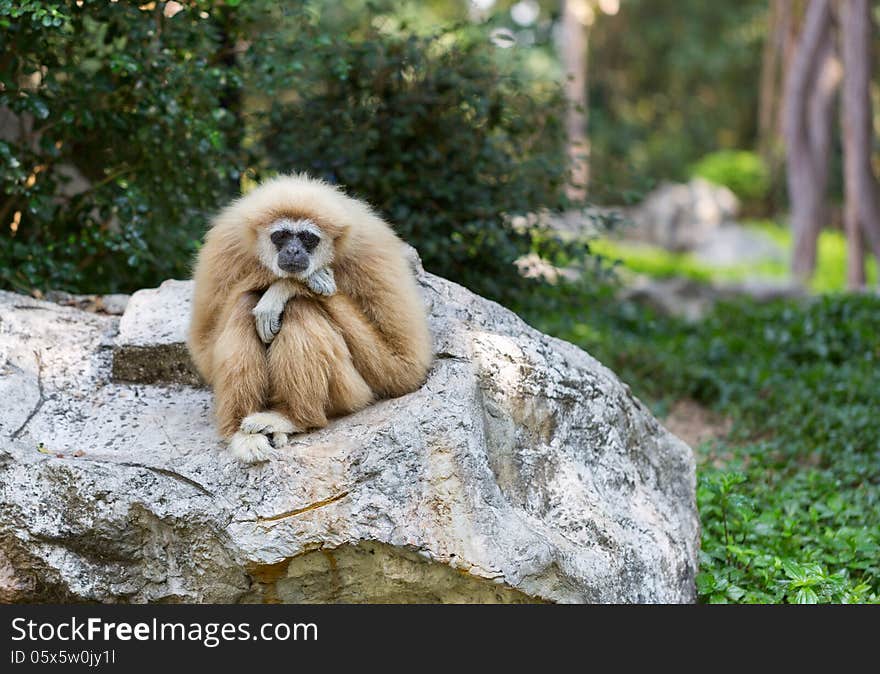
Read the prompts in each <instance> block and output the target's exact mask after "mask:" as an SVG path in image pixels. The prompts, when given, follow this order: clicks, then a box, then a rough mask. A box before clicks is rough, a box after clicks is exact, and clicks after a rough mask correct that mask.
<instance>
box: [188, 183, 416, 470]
mask: <svg viewBox="0 0 880 674" xmlns="http://www.w3.org/2000/svg"><path fill="white" fill-rule="evenodd" d="M194 279H195V295H194V297H193V312H192V321H191V324H190V334H189V341H188V346H189V350H190V353H191V354H192V358H193V361H194V362H195V365H196V367H197V369H198V371H199V373H200V374H201V375H202V377H203V378H204V380H205V381H206V382H207V383H208V384H209V385H210V386H212V387H213V389H214V399H215V413H216V416H217V422H218V425H219V428H220V432H221V433H222V435H223V436H224V437H226V438H229V440H230V449H231V450H232V453H233V454H234V455H235V456H236V457H237V458H239V459H240V460H242V461H244V462H247V463H256V462H259V461H264V460H266V459H267V458H268V457H269V456H270V455H271V452H272V449H273V448H274V447H279V446H281V445H283V444H285V443H286V442H287V439H288V437H287V436H288V435H289V434H292V433H300V432H304V431H307V430H310V429H315V428H321V427H323V426H325V425H326V424H327V420H328V418H332V417H337V416H341V415H344V414H348V413H351V412H354V411H356V410H359V409H362V408H363V407H365V406H367V405H368V404H370V402H372V401H373V400H375V399H377V398H385V397H394V396H400V395H403V394H405V393H409V392H411V391H414V390H415V389H417V388H418V387H419V386H421V384H422V383H423V382H424V380H425V377H426V376H427V371H428V368H429V366H430V364H431V359H432V345H431V337H430V333H429V331H428V325H427V318H426V315H425V307H424V304H423V302H422V299H421V296H420V294H419V291H418V287H417V285H416V282H415V278H414V275H413V273H412V271H411V269H410V266H409V264H408V262H407V260H406V258H405V256H404V251H403V246H402V243H401V241H400V239H398V237H397V236H396V235H395V234H394V232H393V231H392V229H391V227H390V226H389V225H388V224H386V223H385V222H384V221H383V220H382V219H381V218H379V217H378V216H377V215H376V214H375V213H374V212H373V211H372V210H371V209H370V207H369V206H367V205H366V204H365V203H364V202H362V201H359V200H357V199H353V198H351V197H349V196H346V195H345V194H344V193H343V192H342V191H340V190H338V189H336V188H335V187H332V186H331V185H328V184H327V183H324V182H322V181H320V180H316V179H312V178H309V177H307V176H305V175H294V176H282V177H279V178H275V179H273V180H270V181H267V182H265V183H263V184H262V185H260V186H259V187H257V188H255V189H254V190H252V191H251V192H249V193H248V194H247V195H245V196H244V197H242V198H240V199H238V200H237V201H235V202H233V203H232V204H231V205H230V206H228V207H227V208H226V209H224V210H223V211H222V212H221V213H220V214H219V215H218V216H217V217H216V218H215V219H214V221H213V223H212V225H211V228H210V229H209V231H208V233H207V235H206V236H205V243H204V246H202V248H201V250H200V251H199V255H198V259H197V261H196V266H195V272H194Z"/></svg>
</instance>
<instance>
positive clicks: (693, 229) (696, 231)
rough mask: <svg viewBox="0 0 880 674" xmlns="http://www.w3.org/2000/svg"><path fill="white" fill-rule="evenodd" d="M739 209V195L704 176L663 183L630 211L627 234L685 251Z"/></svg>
mask: <svg viewBox="0 0 880 674" xmlns="http://www.w3.org/2000/svg"><path fill="white" fill-rule="evenodd" d="M738 211H739V202H738V201H737V198H736V196H735V195H734V194H733V192H731V191H730V190H729V189H727V188H726V187H720V186H718V185H713V184H712V183H710V182H708V181H706V180H703V179H701V178H694V179H693V180H691V181H690V182H689V183H664V184H663V185H660V187H658V188H657V189H655V190H654V191H653V192H651V193H650V194H649V195H648V196H646V197H645V199H644V201H642V203H641V204H639V205H638V206H637V207H635V208H634V209H633V210H632V211H631V212H630V214H629V215H630V218H631V220H632V223H633V226H632V227H627V228H624V229H623V231H622V233H623V234H624V236H626V237H627V238H631V239H635V240H638V241H643V242H645V243H650V244H653V245H655V246H661V247H663V248H666V249H667V250H671V251H676V252H684V251H691V250H694V249H696V248H698V247H700V246H701V245H703V244H704V243H705V242H706V241H708V240H709V238H710V237H711V236H712V234H713V233H714V232H715V231H716V230H717V229H718V228H719V227H721V226H722V225H723V224H725V223H728V222H731V221H733V220H734V219H735V218H736V215H737V212H738Z"/></svg>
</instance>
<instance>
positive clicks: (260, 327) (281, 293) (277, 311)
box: [253, 267, 336, 344]
mask: <svg viewBox="0 0 880 674" xmlns="http://www.w3.org/2000/svg"><path fill="white" fill-rule="evenodd" d="M306 285H307V286H308V288H309V290H311V291H312V292H313V293H315V294H316V295H322V296H324V297H329V296H330V295H333V294H334V293H336V277H335V276H334V275H333V270H332V269H330V267H322V268H321V269H319V270H318V271H316V272H315V273H314V274H312V275H311V276H309V278H308V279H306ZM291 294H292V293H291V290H290V288H289V286H288V285H287V283H286V282H283V281H276V282H275V283H273V284H272V285H270V286H269V288H268V289H267V290H266V292H264V293H263V296H262V297H261V298H260V301H259V302H257V306H255V307H254V310H253V314H254V319H255V324H256V328H257V334H258V335H259V336H260V339H261V340H262V341H263V344H271V343H272V340H274V339H275V335H277V334H278V331H279V330H281V314H283V313H284V307H285V305H286V304H287V301H288V300H289V299H290V297H291Z"/></svg>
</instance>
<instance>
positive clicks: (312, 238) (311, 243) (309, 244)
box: [296, 232, 321, 253]
mask: <svg viewBox="0 0 880 674" xmlns="http://www.w3.org/2000/svg"><path fill="white" fill-rule="evenodd" d="M296 236H297V238H298V239H299V240H300V241H301V242H302V245H303V247H304V248H305V249H306V250H307V251H309V252H310V253H311V252H312V251H313V250H315V246H317V245H318V242H319V241H320V240H321V237H320V236H318V235H317V234H315V233H313V232H300V233H299V234H297V235H296Z"/></svg>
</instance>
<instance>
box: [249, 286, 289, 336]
mask: <svg viewBox="0 0 880 674" xmlns="http://www.w3.org/2000/svg"><path fill="white" fill-rule="evenodd" d="M288 299H289V296H288V295H287V293H286V292H285V291H284V289H283V287H282V285H281V284H273V285H271V286H269V289H268V290H266V292H264V293H263V296H262V297H261V298H260V301H259V302H257V306H255V307H254V309H253V314H254V320H255V323H256V327H257V334H258V335H259V336H260V339H261V340H262V342H263V344H271V343H272V340H273V339H275V335H277V334H278V331H279V330H281V314H282V312H283V311H284V305H285V304H287V300H288Z"/></svg>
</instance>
